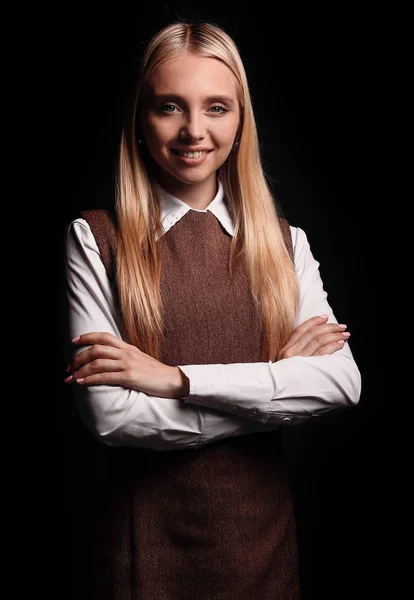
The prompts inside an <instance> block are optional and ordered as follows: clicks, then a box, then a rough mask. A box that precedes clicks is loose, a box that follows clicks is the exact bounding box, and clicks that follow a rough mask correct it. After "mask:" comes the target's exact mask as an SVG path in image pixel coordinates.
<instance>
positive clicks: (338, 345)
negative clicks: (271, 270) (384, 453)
mask: <svg viewBox="0 0 414 600" xmlns="http://www.w3.org/2000/svg"><path fill="white" fill-rule="evenodd" d="M292 231H293V232H294V234H295V244H294V247H295V266H296V272H297V276H298V281H299V288H300V305H299V311H298V315H297V323H296V328H295V331H294V332H293V334H292V336H291V338H290V339H289V341H288V343H287V344H286V345H285V347H284V348H283V349H282V350H281V351H280V353H279V355H278V358H277V361H276V362H275V363H272V362H270V361H269V363H238V364H230V365H180V366H176V367H170V366H168V365H164V364H162V363H160V362H159V361H157V360H155V359H154V358H153V357H151V356H148V355H146V354H145V353H143V352H141V351H140V350H139V349H138V348H136V347H134V346H131V345H129V344H127V343H125V342H124V341H123V340H122V339H121V336H120V333H119V331H120V328H119V315H118V314H117V310H116V304H115V301H114V298H113V294H112V288H111V285H110V283H109V281H108V279H107V276H106V272H105V269H104V266H103V264H102V262H101V260H100V257H99V251H98V248H97V246H96V243H95V240H94V238H93V235H92V233H91V231H90V229H89V227H88V225H87V224H86V222H85V221H83V220H82V219H78V220H76V221H75V222H74V223H72V224H71V225H70V226H69V228H68V232H67V281H68V300H69V320H70V323H71V335H72V336H73V337H74V338H77V339H75V340H74V341H73V343H72V349H71V350H70V358H71V363H70V365H68V377H67V379H66V381H67V383H68V384H71V385H73V386H74V392H75V397H76V399H77V403H78V407H79V410H80V413H81V416H82V418H83V419H84V421H85V422H86V424H87V425H88V426H89V427H90V429H91V430H92V432H93V433H94V434H95V435H97V436H98V437H100V438H101V439H102V441H104V442H106V443H108V444H111V445H137V446H143V447H148V448H152V449H155V450H162V449H170V448H187V447H190V446H193V447H194V446H200V445H203V444H205V443H207V442H211V441H214V440H217V439H220V438H222V437H229V436H233V435H242V434H246V433H253V432H255V431H269V430H273V429H277V428H278V427H280V424H281V423H282V422H284V421H286V419H288V420H289V421H290V422H292V423H295V422H299V421H301V420H302V419H304V418H309V416H311V415H319V414H322V413H324V412H325V411H327V410H332V409H335V408H337V407H338V406H347V405H352V404H356V403H357V402H358V400H359V395H360V386H361V382H360V374H359V370H358V368H357V366H356V364H355V361H354V359H353V357H352V353H351V350H350V348H349V344H348V343H346V339H347V337H346V333H345V329H346V326H340V325H338V323H337V322H336V319H335V317H334V315H333V313H332V310H331V308H330V306H329V304H328V302H327V294H326V292H324V290H323V285H322V281H321V278H320V275H319V269H318V266H319V264H318V263H317V262H316V261H315V259H314V258H313V256H312V254H311V251H310V247H309V244H308V242H307V239H306V235H305V234H304V232H303V231H302V230H300V229H296V228H292ZM321 315H323V316H321Z"/></svg>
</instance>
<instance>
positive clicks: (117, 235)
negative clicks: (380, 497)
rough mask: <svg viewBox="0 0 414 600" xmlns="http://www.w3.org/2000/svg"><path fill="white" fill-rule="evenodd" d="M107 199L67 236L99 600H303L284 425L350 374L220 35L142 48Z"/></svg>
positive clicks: (194, 30) (75, 378)
mask: <svg viewBox="0 0 414 600" xmlns="http://www.w3.org/2000/svg"><path fill="white" fill-rule="evenodd" d="M117 192H118V193H117V199H116V205H115V210H114V212H113V213H111V212H106V211H96V210H95V211H85V212H83V213H82V214H81V216H80V217H79V218H78V219H76V220H74V221H73V222H72V223H70V225H69V226H68V229H67V289H68V309H69V322H70V335H71V337H72V338H73V340H72V341H73V354H72V360H71V364H70V365H69V366H68V369H67V371H68V372H69V371H70V374H69V375H68V377H67V378H66V380H65V381H66V382H67V383H70V384H73V385H74V388H73V389H74V393H75V397H76V400H77V406H78V408H79V412H80V415H81V417H82V419H83V420H84V422H85V423H86V424H87V426H88V427H89V428H90V429H91V431H92V432H93V434H94V435H95V436H96V437H97V438H98V439H99V441H100V442H101V443H102V450H103V461H104V470H103V476H102V490H101V498H102V504H101V506H100V512H99V515H100V516H99V519H98V522H99V531H98V532H97V537H96V541H97V544H96V556H95V557H94V561H95V562H94V567H93V569H94V581H95V583H96V587H95V590H94V593H95V595H96V598H99V599H100V600H104V599H106V598H108V599H115V598H122V599H130V598H131V599H132V598H143V599H151V600H152V599H154V600H186V599H187V598H188V599H190V598H191V599H192V600H204V599H206V600H207V599H208V600H252V599H253V598H254V599H260V600H271V599H272V600H274V599H279V598H281V599H283V600H286V599H291V598H292V599H293V598H299V578H298V561H297V548H296V537H295V523H294V514H293V509H292V501H291V496H290V489H289V483H288V480H287V477H286V474H285V470H284V465H283V456H282V455H281V446H280V430H281V426H282V425H283V424H285V423H286V424H295V423H300V422H302V421H303V420H304V419H308V418H311V417H314V416H315V417H317V416H320V415H322V414H324V413H326V412H327V411H331V410H335V409H337V408H339V407H344V406H352V405H355V404H356V403H357V402H358V400H359V397H360V391H361V378H360V373H359V370H358V367H357V365H356V364H355V361H354V359H353V356H352V353H351V350H350V348H349V344H348V343H346V340H347V338H348V337H349V333H346V332H345V329H346V325H343V324H338V323H337V320H336V318H335V316H334V314H333V312H332V309H331V307H330V305H329V303H328V302H327V294H326V292H325V291H324V289H323V284H322V281H321V278H320V274H319V270H318V267H319V264H318V263H317V261H316V260H315V259H314V258H313V256H312V253H311V250H310V247H309V243H308V241H307V238H306V235H305V233H304V231H303V230H301V229H300V228H297V227H290V226H289V224H288V223H287V222H286V220H284V219H282V218H280V217H279V214H278V210H277V207H276V203H275V201H274V199H273V198H272V195H271V192H270V190H269V189H268V186H267V185H266V180H265V176H264V173H263V170H262V166H261V160H260V153H259V144H258V137H257V132H256V126H255V120H254V114H253V110H252V105H251V101H250V95H249V88H248V82H247V79H246V74H245V70H244V67H243V64H242V61H241V58H240V55H239V53H238V49H237V47H236V45H235V43H234V41H233V40H232V39H231V38H230V37H229V36H228V35H227V34H226V33H225V32H224V31H223V30H222V29H221V28H219V27H217V26H215V25H212V24H208V23H204V24H189V23H183V22H180V23H173V24H171V25H169V26H167V27H165V28H164V29H163V30H161V31H160V32H159V33H157V34H156V35H155V36H154V37H153V39H152V40H151V41H150V42H149V44H148V45H147V48H146V50H145V53H144V56H143V59H142V64H141V73H140V77H139V84H138V88H137V95H136V102H135V105H134V107H133V110H132V111H131V115H130V116H129V119H128V121H127V123H126V125H125V127H124V131H123V134H122V140H121V147H120V157H119V173H118V190H117Z"/></svg>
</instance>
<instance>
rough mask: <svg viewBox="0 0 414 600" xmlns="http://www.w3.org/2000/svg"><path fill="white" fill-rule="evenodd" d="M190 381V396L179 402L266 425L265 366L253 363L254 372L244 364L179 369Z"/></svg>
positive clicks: (268, 403)
mask: <svg viewBox="0 0 414 600" xmlns="http://www.w3.org/2000/svg"><path fill="white" fill-rule="evenodd" d="M179 368H180V369H181V370H182V371H183V373H184V374H185V375H186V376H187V377H188V379H189V380H190V392H189V394H188V396H187V397H186V398H181V400H182V401H183V402H184V403H186V404H195V405H198V406H205V407H207V408H213V409H215V410H219V411H223V412H227V413H231V414H235V415H237V416H240V417H245V418H247V419H249V420H254V421H258V422H259V423H266V422H267V420H268V418H269V411H270V408H271V404H272V402H271V399H272V391H273V390H272V387H271V385H269V384H267V383H265V382H267V380H268V379H269V377H268V374H267V363H256V364H255V369H254V372H252V370H251V369H249V370H247V369H246V366H245V365H244V364H243V363H236V364H229V365H184V366H182V365H180V366H179Z"/></svg>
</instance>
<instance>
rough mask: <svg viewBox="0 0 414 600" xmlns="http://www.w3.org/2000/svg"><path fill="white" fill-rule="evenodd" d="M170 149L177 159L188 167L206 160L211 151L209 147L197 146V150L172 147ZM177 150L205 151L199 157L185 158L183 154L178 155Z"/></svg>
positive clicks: (195, 165)
mask: <svg viewBox="0 0 414 600" xmlns="http://www.w3.org/2000/svg"><path fill="white" fill-rule="evenodd" d="M171 151H172V154H173V155H174V156H175V158H176V159H177V160H178V161H180V162H181V163H182V164H185V165H187V166H188V167H197V166H198V165H201V164H203V163H204V162H205V161H206V160H207V158H208V155H209V154H210V153H211V152H212V150H210V149H209V148H198V150H187V149H186V150H184V149H182V148H180V150H179V151H178V150H174V149H171ZM178 152H205V154H204V155H203V156H200V158H186V157H185V156H180V155H179V154H178Z"/></svg>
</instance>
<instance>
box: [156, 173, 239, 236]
mask: <svg viewBox="0 0 414 600" xmlns="http://www.w3.org/2000/svg"><path fill="white" fill-rule="evenodd" d="M154 185H155V190H156V192H157V195H158V197H159V202H160V208H161V222H162V227H163V233H162V235H164V234H165V233H167V231H168V230H169V229H171V227H172V226H173V225H175V224H176V223H177V221H179V220H180V219H182V218H183V217H184V215H186V214H187V213H188V211H189V210H194V211H196V212H207V211H208V210H209V211H210V212H212V213H213V215H214V216H215V217H216V218H217V219H218V220H219V221H220V223H221V225H222V226H223V227H224V229H225V230H226V231H227V233H229V234H230V235H231V236H233V234H234V226H233V222H232V219H231V216H230V213H229V211H228V208H227V206H226V203H225V202H224V190H223V185H222V183H221V181H218V191H217V194H216V195H215V197H214V198H213V200H212V201H211V202H210V204H209V205H208V206H207V208H205V209H203V210H200V209H197V208H191V206H189V205H188V204H186V203H185V202H183V201H182V200H180V199H179V198H177V197H176V196H173V195H172V194H170V193H168V192H167V191H166V190H164V188H162V187H161V186H160V185H159V183H157V182H155V183H154ZM157 237H158V236H157Z"/></svg>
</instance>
